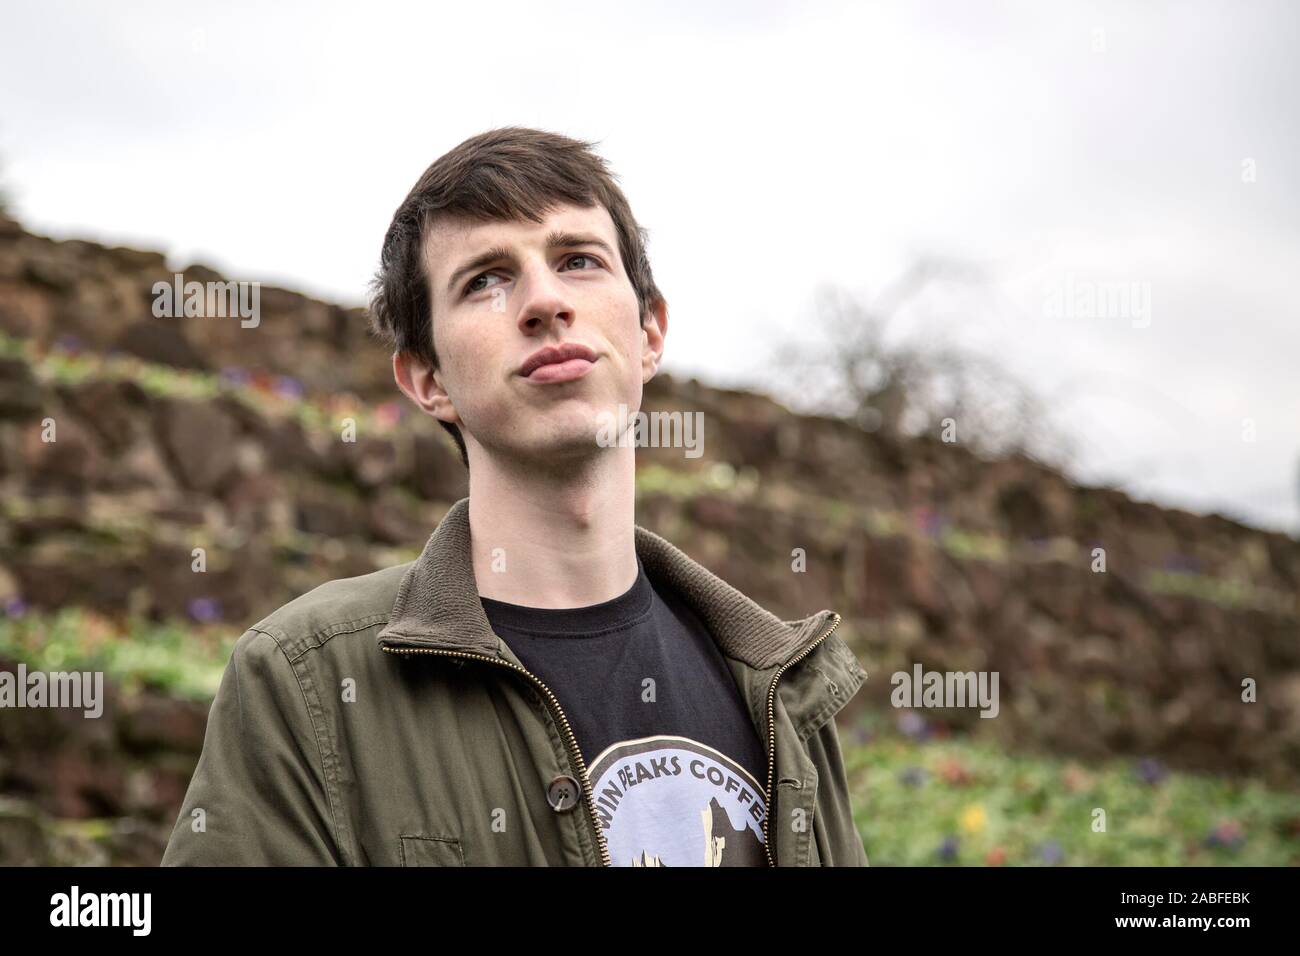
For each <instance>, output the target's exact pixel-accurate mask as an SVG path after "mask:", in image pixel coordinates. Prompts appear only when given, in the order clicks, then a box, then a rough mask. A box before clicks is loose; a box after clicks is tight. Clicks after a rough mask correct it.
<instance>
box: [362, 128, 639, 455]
mask: <svg viewBox="0 0 1300 956" xmlns="http://www.w3.org/2000/svg"><path fill="white" fill-rule="evenodd" d="M595 145H596V144H595V143H594V142H585V141H582V140H576V139H570V138H569V137H567V136H561V135H560V134H558V133H549V132H546V131H544V130H537V129H526V128H523V127H519V126H506V127H502V128H500V129H494V130H489V131H488V132H486V133H480V134H479V135H477V136H472V137H470V138H469V139H467V140H465V142H463V143H461V144H460V145H459V146H457V147H456V148H454V149H452V150H451V151H449V152H448V153H446V154H445V155H443V156H442V157H440V158H439V159H437V160H435V161H434V163H433V165H431V166H430V167H429V168H428V169H426V170H425V171H424V174H423V175H422V176H421V177H420V178H419V180H418V181H417V182H416V184H415V186H414V187H413V188H412V189H411V191H410V192H409V193H408V194H407V196H406V198H405V199H404V200H402V204H401V205H400V206H398V207H397V212H395V213H394V214H393V221H392V223H391V224H390V225H389V227H388V232H387V234H386V235H385V236H384V247H383V251H382V252H381V254H380V257H379V269H378V270H377V271H376V273H375V277H374V279H373V280H372V281H371V283H370V325H371V328H372V329H373V330H374V332H375V333H377V334H378V335H379V336H380V337H381V338H382V339H383V340H384V341H385V342H387V343H388V344H389V345H390V346H391V347H392V348H393V349H394V351H397V352H405V353H408V354H410V355H412V356H414V357H416V358H418V359H419V360H420V361H422V362H424V363H425V364H426V365H428V366H429V367H430V368H433V369H436V368H437V367H438V355H437V352H436V351H435V349H434V347H433V310H432V298H431V295H430V283H429V278H430V277H429V276H428V275H427V274H426V273H425V268H424V238H425V236H426V235H427V234H428V229H429V226H430V225H431V224H432V223H433V222H434V220H435V218H465V219H474V220H480V221H483V222H492V221H520V220H529V221H531V222H544V221H545V218H546V213H547V212H548V211H549V210H550V209H551V207H553V206H554V205H557V204H559V203H563V202H568V203H572V204H574V205H578V206H586V207H591V206H595V205H601V206H604V207H605V210H606V211H607V212H608V213H609V216H610V218H611V219H612V220H613V222H614V228H615V230H616V231H617V234H618V251H619V255H620V256H621V258H622V260H623V268H624V269H625V270H626V271H627V275H628V278H629V279H630V280H631V282H632V288H633V289H634V290H635V291H636V298H637V304H638V305H639V306H640V320H641V322H642V323H643V324H644V322H645V316H646V313H647V312H648V311H649V310H650V308H651V307H652V306H653V305H655V304H656V303H657V302H658V301H660V300H661V299H662V298H663V296H662V295H661V294H660V292H659V289H658V287H657V286H656V285H655V281H654V276H653V274H652V273H651V270H650V259H649V256H648V255H647V254H646V231H645V230H644V229H642V228H641V227H640V226H638V225H637V223H636V219H635V217H633V215H632V208H631V206H629V205H628V201H627V198H626V197H625V196H624V195H623V191H622V190H621V189H620V188H619V187H618V185H617V183H616V182H615V180H616V178H617V177H616V176H614V175H613V174H612V173H610V172H609V169H608V167H607V164H606V162H605V160H604V159H602V158H601V157H600V156H597V155H596V154H595V153H594V152H592V147H593V146H595ZM439 424H440V425H442V426H443V427H444V428H445V429H447V431H448V432H450V433H451V437H452V438H453V439H455V441H456V445H457V447H458V448H459V449H460V457H461V461H463V462H464V463H465V466H466V467H467V468H468V467H469V456H468V455H467V453H466V451H465V440H464V438H463V437H461V434H460V429H459V428H457V427H456V426H455V425H452V424H450V423H449V422H443V421H439Z"/></svg>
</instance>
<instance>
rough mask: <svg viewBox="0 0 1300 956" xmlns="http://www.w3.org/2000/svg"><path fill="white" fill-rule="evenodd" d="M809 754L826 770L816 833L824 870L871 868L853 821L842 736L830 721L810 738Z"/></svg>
mask: <svg viewBox="0 0 1300 956" xmlns="http://www.w3.org/2000/svg"><path fill="white" fill-rule="evenodd" d="M807 743H808V754H809V756H810V757H812V759H813V762H814V763H815V764H816V765H817V766H818V767H821V768H824V769H823V772H822V775H821V776H820V778H819V779H818V782H817V809H816V814H817V815H820V816H821V820H822V826H821V828H820V831H818V830H817V828H814V832H815V833H817V853H818V855H819V856H820V857H821V865H822V866H869V865H870V864H869V863H868V861H867V851H866V849H865V847H863V845H862V836H861V835H860V834H859V833H858V827H857V824H856V823H855V822H854V820H853V801H852V799H851V798H850V796H849V784H848V775H847V774H846V773H845V770H844V755H843V754H842V753H841V752H840V741H839V734H838V732H837V731H836V730H835V719H834V718H831V719H830V720H828V721H826V723H825V724H823V725H822V726H821V728H820V729H819V730H818V731H817V732H816V733H814V734H812V735H811V736H810V737H809V738H808V742H807Z"/></svg>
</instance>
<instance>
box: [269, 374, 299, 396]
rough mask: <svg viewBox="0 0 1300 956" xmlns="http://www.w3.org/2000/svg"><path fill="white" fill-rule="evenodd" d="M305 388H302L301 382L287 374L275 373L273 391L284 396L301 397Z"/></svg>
mask: <svg viewBox="0 0 1300 956" xmlns="http://www.w3.org/2000/svg"><path fill="white" fill-rule="evenodd" d="M305 392H306V389H304V388H303V385H302V382H300V381H298V380H297V379H296V378H291V377H290V376H288V375H277V376H276V377H275V393H276V394H277V395H280V396H282V397H284V398H302V396H303V394H304V393H305Z"/></svg>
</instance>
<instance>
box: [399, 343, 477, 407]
mask: <svg viewBox="0 0 1300 956" xmlns="http://www.w3.org/2000/svg"><path fill="white" fill-rule="evenodd" d="M393 379H394V380H395V381H396V382H397V387H398V388H400V389H401V390H402V392H403V394H405V395H406V397H407V398H409V399H410V400H411V401H413V402H415V404H416V405H419V406H420V408H421V409H423V410H424V411H425V412H427V413H428V414H430V415H432V416H433V417H434V418H437V419H439V420H440V421H444V422H450V423H451V424H453V425H461V424H463V422H461V420H460V416H459V415H457V414H456V407H455V406H454V405H453V404H452V401H451V396H449V395H448V394H447V390H446V389H445V388H443V386H442V381H441V379H440V377H439V375H438V373H437V372H436V371H434V369H433V368H431V367H430V366H429V365H428V364H427V363H426V362H425V361H424V360H422V359H420V358H419V357H418V356H415V355H412V354H411V353H409V352H394V353H393Z"/></svg>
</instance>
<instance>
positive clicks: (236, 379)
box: [218, 367, 249, 386]
mask: <svg viewBox="0 0 1300 956" xmlns="http://www.w3.org/2000/svg"><path fill="white" fill-rule="evenodd" d="M218 379H219V380H220V382H221V384H222V385H232V386H239V385H247V384H248V379H249V374H248V370H247V369H242V368H233V367H232V368H223V369H222V370H221V374H220V375H219V376H218Z"/></svg>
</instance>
